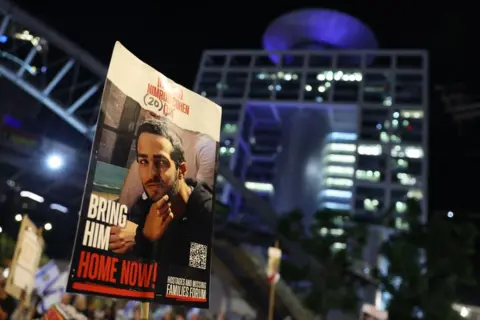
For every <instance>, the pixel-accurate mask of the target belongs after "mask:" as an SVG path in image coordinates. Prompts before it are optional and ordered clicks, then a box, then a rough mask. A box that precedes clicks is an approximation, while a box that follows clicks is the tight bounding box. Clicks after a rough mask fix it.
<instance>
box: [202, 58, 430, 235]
mask: <svg viewBox="0 0 480 320" xmlns="http://www.w3.org/2000/svg"><path fill="white" fill-rule="evenodd" d="M269 54H270V55H271V53H267V52H264V51H207V52H205V54H204V56H203V59H202V63H201V66H200V69H199V72H198V75H197V79H196V84H195V90H196V91H197V92H199V93H200V94H202V95H204V96H206V97H208V98H209V99H211V100H214V101H215V102H216V103H218V104H219V105H221V106H222V108H223V120H222V121H223V126H222V128H223V131H222V137H221V147H220V161H221V162H222V163H224V164H226V165H228V166H229V167H230V169H231V170H232V172H234V174H235V175H236V176H237V177H239V178H240V179H242V180H243V181H245V185H246V187H247V188H249V189H251V190H255V191H256V192H258V193H259V194H261V195H262V196H263V197H265V198H268V199H271V200H272V204H273V206H274V208H275V209H276V210H277V212H280V213H282V212H286V211H289V210H291V209H294V208H301V209H303V210H305V211H308V212H313V211H315V210H318V209H322V208H329V209H336V210H346V211H351V212H352V213H354V214H363V215H375V214H376V213H378V212H382V211H383V209H386V208H388V207H390V206H391V205H395V207H396V209H397V211H398V212H399V213H401V212H402V211H403V210H405V198H406V197H413V198H417V199H419V200H421V201H422V203H423V207H424V209H425V210H424V211H425V212H426V206H427V179H426V177H427V171H428V162H427V158H426V155H427V151H428V120H427V114H428V73H427V66H428V56H427V54H426V53H425V52H422V51H384V50H378V51H317V50H310V51H284V52H276V53H275V55H277V56H278V57H279V59H278V60H277V61H279V62H278V63H274V62H272V59H270V57H269ZM345 57H348V59H345ZM286 61H288V63H285V62H286ZM218 188H219V190H218V191H219V194H220V195H221V196H222V200H223V201H225V202H228V203H230V204H233V209H232V218H236V217H242V218H245V216H248V213H247V212H243V211H242V210H243V204H242V203H243V201H242V199H241V198H240V196H239V195H236V194H235V192H234V191H233V190H232V189H231V188H229V186H228V185H225V184H223V182H222V179H221V178H220V180H219V182H218ZM398 219H399V220H398V225H399V226H400V225H401V224H402V221H401V216H399V218H398Z"/></svg>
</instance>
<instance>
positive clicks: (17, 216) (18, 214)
mask: <svg viewBox="0 0 480 320" xmlns="http://www.w3.org/2000/svg"><path fill="white" fill-rule="evenodd" d="M22 219H23V217H22V215H21V214H20V213H17V214H16V215H15V221H18V222H20V221H22Z"/></svg>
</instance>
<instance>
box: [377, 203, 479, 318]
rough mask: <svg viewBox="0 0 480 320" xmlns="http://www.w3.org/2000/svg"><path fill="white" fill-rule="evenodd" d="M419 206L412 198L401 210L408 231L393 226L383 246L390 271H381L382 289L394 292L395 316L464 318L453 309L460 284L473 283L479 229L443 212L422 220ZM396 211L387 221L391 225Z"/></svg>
mask: <svg viewBox="0 0 480 320" xmlns="http://www.w3.org/2000/svg"><path fill="white" fill-rule="evenodd" d="M420 214H421V207H420V205H419V203H418V202H416V201H414V200H409V201H408V202H407V211H406V212H405V213H403V214H402V215H403V219H404V221H405V222H406V226H408V227H406V228H405V229H404V230H401V231H395V232H394V233H392V235H391V236H390V237H389V238H388V240H387V241H385V242H384V243H383V245H382V247H381V250H380V254H381V255H382V256H383V257H385V258H386V260H387V261H388V270H387V272H386V274H378V278H379V280H380V282H381V288H382V289H383V290H384V291H386V292H388V293H389V294H390V295H391V299H390V301H389V302H388V304H387V305H388V311H389V316H390V319H391V320H396V319H399V320H400V319H401V320H407V319H419V318H420V316H419V314H420V313H421V314H422V316H423V317H422V318H423V319H426V320H429V319H445V320H456V319H461V317H460V315H459V314H458V312H457V311H454V310H453V309H452V304H453V303H454V302H456V298H457V290H458V288H459V286H461V285H471V284H473V283H474V280H473V276H472V262H471V258H472V254H473V253H474V241H475V238H476V235H477V232H476V229H475V227H474V226H473V225H471V224H469V223H456V222H454V221H452V220H451V219H447V218H446V217H445V216H439V215H431V216H430V217H429V220H428V223H426V224H424V223H422V222H421V220H420ZM396 218H398V217H396V216H395V215H394V213H393V212H392V213H391V214H390V219H388V224H387V226H388V227H390V228H391V230H393V228H392V224H393V222H394V221H395V219H396Z"/></svg>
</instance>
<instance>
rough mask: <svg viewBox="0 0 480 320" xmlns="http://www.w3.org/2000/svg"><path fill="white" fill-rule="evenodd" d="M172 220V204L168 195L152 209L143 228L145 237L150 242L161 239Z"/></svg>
mask: <svg viewBox="0 0 480 320" xmlns="http://www.w3.org/2000/svg"><path fill="white" fill-rule="evenodd" d="M172 220H173V213H172V210H171V208H170V202H168V195H165V196H163V198H162V199H160V200H158V201H157V202H156V203H154V204H153V205H152V207H151V208H150V211H149V212H148V215H147V218H146V220H145V225H144V227H143V235H144V236H145V237H146V238H147V239H148V240H150V241H155V240H158V239H160V238H161V237H162V235H163V233H164V232H165V230H166V229H167V227H168V225H169V223H170V222H171V221H172Z"/></svg>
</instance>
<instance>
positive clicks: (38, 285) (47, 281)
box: [34, 260, 60, 296]
mask: <svg viewBox="0 0 480 320" xmlns="http://www.w3.org/2000/svg"><path fill="white" fill-rule="evenodd" d="M59 275H60V269H58V266H57V264H56V263H55V261H53V260H51V261H50V262H49V263H47V264H46V265H44V266H43V267H41V268H40V269H38V271H37V274H36V276H35V285H34V288H35V290H36V291H37V293H38V294H39V295H40V296H43V295H44V292H45V290H46V289H47V288H48V287H49V286H50V285H51V284H52V283H54V282H55V281H56V280H57V278H58V276H59Z"/></svg>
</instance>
